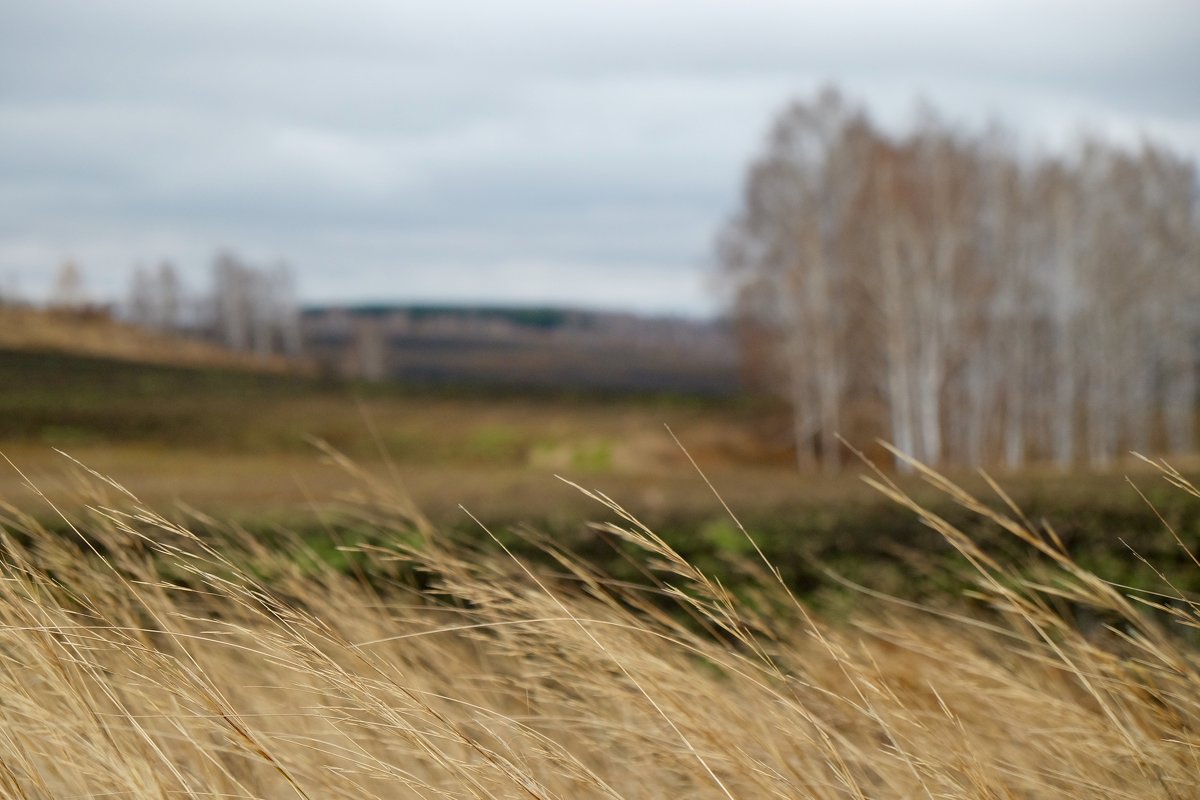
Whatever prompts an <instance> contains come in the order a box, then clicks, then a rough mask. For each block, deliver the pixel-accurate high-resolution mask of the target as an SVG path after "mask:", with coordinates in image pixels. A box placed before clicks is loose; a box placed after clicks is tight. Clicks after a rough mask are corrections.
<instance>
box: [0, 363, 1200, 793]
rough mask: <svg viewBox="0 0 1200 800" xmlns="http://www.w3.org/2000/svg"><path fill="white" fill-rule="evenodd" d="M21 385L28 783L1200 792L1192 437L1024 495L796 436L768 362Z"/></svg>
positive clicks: (15, 596) (20, 661)
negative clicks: (738, 392) (559, 374)
mask: <svg viewBox="0 0 1200 800" xmlns="http://www.w3.org/2000/svg"><path fill="white" fill-rule="evenodd" d="M0 386H2V387H3V390H0V451H2V452H3V453H4V455H5V456H6V457H7V458H8V460H9V462H10V463H9V464H6V465H4V467H3V470H2V472H0V498H2V499H3V500H4V501H5V506H4V510H3V512H2V513H3V518H2V519H0V524H2V526H3V536H4V542H3V550H4V557H3V559H2V560H0V561H2V563H0V571H2V572H3V580H2V581H0V682H2V684H3V691H2V692H0V718H2V719H3V720H4V722H3V723H0V787H3V788H2V791H3V793H4V794H5V795H6V796H12V797H60V796H78V795H99V794H111V795H114V796H117V795H122V796H129V797H151V796H153V797H163V796H169V795H180V794H182V795H186V796H235V797H343V796H344V797H422V798H432V797H455V798H457V797H538V798H550V797H561V798H571V797H593V796H594V797H626V798H641V797H646V798H649V797H664V796H687V797H707V796H712V797H829V798H835V797H836V798H841V797H878V796H889V797H890V796H899V797H907V796H924V797H1044V796H1062V797H1094V796H1096V795H1098V794H1105V795H1109V796H1112V797H1114V798H1135V797H1136V798H1141V797H1162V798H1183V797H1195V796H1198V792H1200V788H1198V787H1197V782H1196V780H1195V776H1196V774H1198V771H1200V756H1198V755H1197V754H1198V753H1200V739H1198V738H1197V734H1196V731H1197V729H1198V728H1197V726H1198V725H1200V691H1197V690H1198V689H1200V674H1198V672H1197V666H1198V664H1197V646H1198V637H1197V636H1196V635H1195V634H1196V627H1197V626H1198V624H1200V617H1198V616H1197V607H1196V605H1195V604H1194V603H1193V602H1192V601H1191V600H1190V599H1189V598H1191V597H1194V596H1195V593H1196V592H1197V591H1198V590H1200V563H1197V562H1196V561H1195V559H1194V558H1193V556H1192V555H1191V553H1194V552H1195V551H1196V538H1197V532H1198V531H1200V515H1198V514H1197V509H1198V508H1200V498H1198V497H1197V495H1196V493H1195V490H1194V489H1191V488H1190V484H1189V483H1188V477H1187V475H1185V474H1182V473H1173V472H1170V471H1166V472H1164V470H1163V469H1159V468H1155V467H1153V466H1151V465H1147V464H1145V463H1142V462H1138V461H1130V462H1129V463H1128V464H1125V465H1123V469H1122V471H1121V472H1119V473H1112V474H1070V475H1067V474H1059V473H1055V472H1051V471H1041V472H1037V471H1029V472H1025V473H1022V474H1018V475H1002V476H999V485H1001V486H1002V487H1003V489H1004V490H1005V491H1006V492H1007V493H1008V495H1011V498H1012V499H1013V500H1014V501H1015V503H1016V504H1017V505H1018V506H1020V508H1021V509H1022V512H1023V513H1018V512H1017V511H1015V510H1014V509H1013V508H1011V507H1010V506H1009V505H1008V502H1007V500H1006V498H1005V496H1004V495H1002V494H999V493H998V492H997V487H996V486H991V485H989V483H988V481H987V480H986V479H985V478H984V477H982V476H979V475H974V474H961V475H953V476H951V479H950V480H945V479H943V478H942V477H940V476H938V475H935V474H920V473H918V474H915V475H911V476H904V477H902V476H899V475H896V474H893V473H891V472H888V471H876V470H875V469H874V468H873V467H872V465H871V464H870V463H867V462H865V461H864V462H863V464H862V465H861V467H860V469H858V470H857V471H855V472H854V473H852V474H848V475H842V476H828V477H827V476H815V475H799V474H797V473H796V472H795V471H794V469H793V467H792V466H791V463H790V459H789V454H788V453H787V451H786V448H782V447H780V446H779V445H778V443H777V441H778V438H779V431H780V430H781V422H780V415H779V412H778V409H775V408H773V407H771V406H770V405H769V404H766V403H762V402H751V401H748V400H743V399H732V398H709V399H703V400H697V399H694V398H685V397H678V396H666V395H630V394H624V395H614V394H608V395H606V394H598V393H574V394H567V393H554V392H543V393H537V394H529V393H525V394H517V393H507V392H502V391H492V392H490V393H486V394H481V393H478V392H467V391H465V390H464V391H450V390H439V391H435V390H432V389H424V390H419V391H418V390H406V389H403V388H398V387H394V386H390V387H389V386H381V385H353V384H343V383H334V382H328V381H323V380H321V379H318V378H314V377H305V376H300V375H293V374H286V373H262V372H254V371H247V370H235V371H230V370H227V369H214V368H211V367H207V368H179V367H169V366H150V365H146V364H137V363H133V362H127V361H120V360H105V359H96V358H90V357H84V356H79V355H68V354H65V353H58V354H48V353H46V352H27V351H0ZM666 425H669V426H670V431H668V430H667V429H666V427H664V426H666ZM675 439H678V442H677V441H675ZM880 453H881V451H880V450H878V449H872V450H871V451H870V454H871V456H872V457H876V458H877V457H878V456H879V455H880ZM1180 466H1182V467H1188V466H1189V465H1187V464H1182V465H1180ZM93 470H94V472H93ZM1126 474H1128V475H1129V476H1130V480H1126V478H1125V475H1126ZM101 476H105V477H101ZM556 476H558V477H556ZM864 476H865V477H866V478H867V479H868V480H870V481H873V482H874V484H875V485H868V483H867V481H864V480H863V477H864ZM709 482H711V484H712V486H711V487H710V486H709ZM959 487H962V488H959ZM714 489H715V491H714ZM964 490H965V491H967V492H970V493H971V495H970V496H969V495H967V494H964ZM975 495H978V496H979V497H981V498H983V500H981V501H977V500H975V499H973V496H975ZM609 498H612V499H609ZM726 505H728V507H729V509H731V510H732V512H733V515H731V514H730V510H727V509H726V507H725V506H726ZM734 515H735V516H736V518H735V516H734ZM1046 523H1049V526H1047V524H1046ZM742 525H744V527H745V530H743V529H742V527H741V526H742ZM1172 532H1174V533H1175V534H1176V535H1175V536H1173V535H1172ZM1133 551H1136V553H1135V552H1133ZM1097 576H1100V577H1097ZM1101 578H1103V579H1106V580H1108V581H1114V582H1115V583H1108V582H1106V580H1102V579H1101ZM701 700H702V702H700V701H701ZM998 708H1003V709H1004V713H1003V714H997V713H996V710H997V709H998Z"/></svg>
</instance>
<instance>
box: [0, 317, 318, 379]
mask: <svg viewBox="0 0 1200 800" xmlns="http://www.w3.org/2000/svg"><path fill="white" fill-rule="evenodd" d="M0 348H2V349H6V350H34V351H49V352H56V353H71V354H74V355H81V356H91V357H100V358H114V359H118V360H121V361H136V362H142V363H147V364H166V365H170V366H179V367H212V368H218V369H233V370H252V371H255V372H260V371H261V372H295V371H299V370H300V369H302V368H303V369H308V370H311V368H310V367H308V366H307V365H299V364H297V363H296V362H294V361H289V360H288V359H285V358H281V357H278V356H253V355H247V354H241V353H234V352H232V351H230V350H227V349H225V348H223V347H219V346H217V345H215V344H212V343H211V342H202V341H199V340H197V339H186V338H182V337H179V336H170V335H167V334H163V333H156V332H154V331H150V330H147V329H145V328H139V327H137V326H135V325H128V324H126V323H123V322H119V321H117V320H115V319H113V318H112V317H110V316H109V315H107V314H105V313H102V312H97V311H79V312H75V311H62V310H60V311H44V310H41V309H36V308H25V307H21V306H0Z"/></svg>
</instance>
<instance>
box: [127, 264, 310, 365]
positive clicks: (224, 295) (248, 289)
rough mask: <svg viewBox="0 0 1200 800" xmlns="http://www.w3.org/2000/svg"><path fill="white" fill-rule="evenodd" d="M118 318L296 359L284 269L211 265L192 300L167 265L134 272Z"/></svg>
mask: <svg viewBox="0 0 1200 800" xmlns="http://www.w3.org/2000/svg"><path fill="white" fill-rule="evenodd" d="M124 316H125V317H126V318H127V319H128V320H129V321H130V322H132V323H134V324H136V325H140V326H142V327H146V328H151V329H153V330H158V331H164V332H176V333H181V332H182V333H190V334H193V335H200V336H204V337H208V338H212V339H214V340H216V341H218V342H220V343H221V344H223V345H225V346H226V347H228V348H230V349H231V350H234V351H237V352H243V353H256V354H258V355H272V354H279V355H285V356H297V355H299V354H300V351H301V341H300V307H299V302H298V300H297V297H296V285H295V279H294V278H293V276H292V272H291V270H290V269H289V268H288V267H287V266H286V265H284V264H279V265H276V266H273V267H265V268H264V267H256V266H253V265H250V264H248V263H246V262H245V261H243V260H242V259H241V258H239V257H238V256H236V255H234V254H233V253H228V252H225V253H220V254H218V255H217V257H216V259H215V260H214V262H213V270H212V285H211V288H210V289H209V291H208V292H206V293H205V292H200V293H197V294H192V293H191V292H189V290H188V288H187V287H186V286H184V284H183V282H182V280H181V279H180V278H179V275H178V273H177V272H176V270H175V267H174V266H173V265H172V264H171V263H170V262H167V261H164V262H162V263H161V264H159V265H158V267H156V268H155V269H152V270H146V269H144V268H142V267H137V268H135V269H134V271H133V275H132V278H131V280H130V285H129V295H128V298H127V300H126V302H125V307H124Z"/></svg>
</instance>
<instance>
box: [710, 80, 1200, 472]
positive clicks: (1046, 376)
mask: <svg viewBox="0 0 1200 800" xmlns="http://www.w3.org/2000/svg"><path fill="white" fill-rule="evenodd" d="M1196 186H1197V184H1196V174H1195V168H1194V166H1193V165H1192V164H1190V163H1189V162H1186V161H1184V160H1182V159H1179V158H1176V157H1175V156H1173V155H1172V154H1171V153H1169V152H1167V151H1166V150H1165V149H1163V148H1162V147H1160V146H1158V145H1156V144H1154V143H1152V142H1144V143H1143V144H1142V145H1141V146H1140V148H1137V149H1135V150H1128V149H1122V148H1120V147H1117V146H1115V145H1113V144H1109V143H1106V142H1104V141H1101V140H1091V141H1087V142H1085V143H1083V144H1082V145H1081V146H1079V147H1078V149H1077V150H1076V151H1075V152H1073V153H1071V154H1069V155H1065V156H1047V155H1033V154H1031V153H1029V152H1025V151H1021V150H1019V149H1018V148H1017V147H1016V146H1015V145H1014V144H1013V143H1012V142H1011V140H1010V138H1009V137H1008V136H1007V135H1006V133H1005V132H1004V131H1003V130H999V129H991V130H987V131H985V132H983V133H979V134H967V133H963V132H961V131H958V130H956V129H954V128H953V127H951V126H949V125H948V124H946V123H945V122H943V121H942V120H940V119H939V118H938V117H937V116H936V115H935V114H934V113H932V112H929V111H926V112H924V113H923V114H922V118H921V121H920V123H919V124H918V125H917V126H915V127H914V129H912V130H911V131H910V132H908V133H906V134H904V135H902V136H896V135H890V134H888V133H886V132H884V131H883V130H881V129H880V128H878V127H877V126H875V125H874V124H873V123H872V121H871V120H870V119H869V118H868V117H867V115H866V114H865V113H863V112H862V111H861V110H860V109H858V108H855V107H854V106H852V105H851V104H849V103H848V102H847V101H846V100H845V99H844V98H843V97H841V96H840V95H839V94H838V93H836V92H835V91H833V90H826V91H824V92H823V93H821V94H820V95H819V96H818V97H817V98H815V99H814V100H812V101H810V102H798V103H795V104H793V105H791V106H790V107H788V108H787V109H786V110H785V111H784V112H783V113H782V114H781V115H780V116H779V117H778V119H777V120H776V121H775V124H774V126H773V128H772V130H771V132H770V135H769V137H768V141H767V146H766V148H765V151H764V152H763V153H762V155H761V156H760V157H759V158H758V159H757V160H756V161H755V162H754V163H753V164H752V165H751V167H750V169H749V171H748V174H747V177H746V181H745V189H744V196H743V199H742V204H741V208H740V210H739V211H738V212H737V213H736V214H735V215H734V216H733V217H732V218H731V219H730V220H729V221H728V223H727V224H726V226H725V227H724V229H723V230H722V232H721V234H720V237H719V240H718V253H719V260H720V264H721V267H722V271H723V275H724V277H725V279H726V280H727V282H728V286H729V288H730V290H731V294H732V302H733V309H734V315H735V318H736V319H737V321H738V323H739V328H740V330H741V332H742V340H743V344H744V347H745V348H746V350H747V361H748V363H750V364H753V365H754V366H755V368H756V370H757V373H758V376H759V379H760V380H762V381H763V382H765V383H767V384H768V385H770V386H772V387H774V388H775V390H776V391H778V392H780V393H781V394H782V395H783V396H784V397H785V398H786V399H787V400H788V402H789V403H790V406H791V408H792V417H793V423H792V431H793V438H794V441H795V448H796V455H797V460H798V462H799V463H800V465H801V466H812V465H816V464H820V465H822V466H824V467H825V468H836V467H837V466H838V465H839V462H840V452H839V451H840V447H839V445H838V442H837V440H836V438H835V434H836V433H838V432H841V433H843V434H846V435H847V436H849V437H850V438H851V439H852V440H854V441H862V440H869V438H870V437H875V436H881V437H883V438H886V439H888V440H890V441H892V442H894V443H895V444H896V445H897V447H899V448H900V449H901V450H902V451H903V452H906V453H909V454H911V455H913V456H915V457H916V458H918V459H921V460H923V461H925V462H928V463H933V464H940V463H961V464H982V463H987V462H997V461H1000V462H1003V463H1005V464H1007V465H1008V466H1011V467H1017V466H1020V465H1022V464H1024V463H1026V462H1028V461H1030V460H1034V459H1036V460H1052V461H1054V462H1057V463H1059V464H1061V465H1064V466H1065V465H1069V464H1072V463H1075V462H1077V461H1079V460H1081V459H1086V460H1088V461H1089V462H1091V463H1094V464H1098V465H1102V464H1105V463H1108V462H1110V461H1111V460H1112V459H1114V458H1115V457H1116V456H1117V454H1118V453H1120V452H1122V451H1124V450H1129V449H1134V450H1139V451H1151V450H1155V449H1160V450H1169V451H1187V450H1191V449H1192V446H1193V443H1194V433H1193V416H1194V411H1195V401H1196V393H1197V392H1196V390H1197V387H1196V378H1197V376H1196V365H1197V343H1198V342H1200V220H1198V216H1197V189H1196Z"/></svg>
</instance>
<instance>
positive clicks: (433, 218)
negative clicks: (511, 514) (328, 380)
mask: <svg viewBox="0 0 1200 800" xmlns="http://www.w3.org/2000/svg"><path fill="white" fill-rule="evenodd" d="M1198 53H1200V5H1197V4H1195V3H1192V2H1186V1H1185V0H1178V2H1170V1H1169V0H1159V1H1158V2H1142V3H1136V4H1135V3H1133V2H1125V3H1107V4H1106V3H1096V2H1094V1H1093V2H1088V3H1081V2H1075V1H1074V0H1070V1H1069V2H1061V3H1055V4H1048V3H1034V2H1015V3H1014V2H1008V3H1000V2H991V3H974V4H966V3H944V2H934V0H922V2H915V3H906V4H900V3H882V2H880V3H864V2H858V3H843V4H836V5H834V4H830V6H829V7H822V6H819V5H817V4H812V3H795V2H775V1H774V0H758V2H754V3H733V2H717V1H716V0H708V1H707V2H706V1H705V0H691V1H690V2H682V1H681V0H660V1H659V2H655V3H640V2H631V1H630V2H618V1H617V0H610V1H609V2H579V3H549V2H534V1H533V0H526V1H525V2H505V3H475V2H470V3H468V2H446V0H441V1H440V2H400V3H396V2H384V0H350V1H347V0H342V1H341V2H337V3H333V2H309V3H282V2H265V1H264V2H258V3H241V2H226V1H224V0H222V1H221V2H210V3H205V4H203V5H201V4H193V5H188V6H186V7H185V6H183V5H182V4H178V3H151V2H147V1H146V0H112V1H111V2H104V3H95V2H89V1H87V0H77V2H54V0H48V1H47V2H42V3H28V4H8V5H7V6H6V8H5V9H4V10H3V11H2V12H0V277H3V276H4V275H6V274H16V275H18V276H19V279H20V280H21V281H22V283H23V285H24V287H25V288H26V291H28V292H30V293H33V292H36V291H38V290H40V289H41V288H42V287H43V286H44V285H45V284H47V283H48V281H49V277H48V275H49V273H50V272H51V271H52V270H53V269H54V267H55V266H56V265H57V263H59V262H60V261H61V260H62V259H63V258H65V257H67V256H73V257H75V258H77V259H78V260H79V261H80V262H81V263H82V264H83V267H84V269H85V272H86V273H87V275H88V276H89V279H90V280H91V281H92V284H93V286H94V288H95V290H96V291H97V292H98V293H100V294H109V295H112V296H115V295H116V294H117V293H119V292H120V291H121V290H122V288H123V285H124V280H125V276H126V274H127V272H128V270H129V268H130V267H131V266H132V264H133V263H134V261H135V260H137V259H142V260H149V259H156V258H159V257H163V256H171V257H174V258H175V259H176V260H177V261H178V262H179V264H180V265H181V267H183V268H184V269H185V270H186V271H187V272H188V273H189V277H190V278H191V280H192V281H193V283H199V282H200V280H201V279H202V276H203V274H204V273H205V271H206V270H207V263H208V261H209V259H210V258H211V254H212V252H213V251H214V250H215V249H216V248H218V247H221V246H227V247H231V248H233V249H235V250H238V251H239V252H243V253H245V254H246V255H247V256H251V257H258V258H272V259H274V258H284V259H286V260H288V261H290V262H291V263H292V264H293V265H294V266H295V268H296V270H297V272H298V273H299V275H300V278H301V286H302V289H303V291H304V293H305V295H306V296H308V297H310V298H312V299H324V298H328V299H348V298H358V299H362V298H367V297H373V296H374V297H393V298H397V299H403V298H406V297H413V298H418V299H425V300H428V299H435V298H436V297H438V296H442V297H444V298H446V299H487V298H489V297H491V298H494V299H496V300H504V301H519V300H527V301H530V302H535V301H546V300H555V301H561V302H574V303H581V304H600V305H619V304H626V303H635V304H636V305H637V306H638V307H640V308H647V309H653V308H659V309H664V310H673V311H680V310H684V311H687V310H690V311H693V312H696V311H705V310H709V309H711V308H713V306H714V302H715V301H714V300H713V298H712V297H711V296H710V295H708V294H706V291H705V288H704V287H705V272H704V271H705V269H706V264H707V262H708V259H709V250H710V244H711V238H712V235H713V232H714V230H715V228H716V226H717V225H718V224H719V223H720V221H721V219H722V217H723V216H724V215H725V214H726V213H727V212H728V210H729V209H731V208H732V207H733V206H734V205H735V204H736V201H737V191H738V184H739V181H740V177H741V176H740V172H741V170H742V168H743V167H744V164H745V163H746V161H747V160H748V159H749V158H750V157H751V155H752V154H753V151H754V150H755V149H756V147H757V146H758V142H759V140H760V137H761V135H762V132H763V131H764V130H765V128H766V125H767V123H768V121H769V117H770V115H771V113H773V112H774V111H775V110H776V109H777V108H778V107H780V106H781V105H782V104H783V103H784V102H785V101H786V100H787V99H788V97H789V96H790V95H793V94H796V93H805V92H809V91H812V90H813V89H814V88H815V87H816V86H818V85H819V84H821V83H823V82H825V81H835V82H837V83H839V84H840V85H842V86H843V87H845V89H846V90H847V91H848V92H849V93H851V94H852V95H854V96H857V97H860V98H862V99H863V100H864V101H866V102H867V104H868V105H869V106H870V107H871V108H872V109H873V111H874V112H875V113H876V114H877V116H879V117H880V118H881V119H882V120H883V121H884V122H885V123H887V124H894V125H899V124H902V123H903V121H904V120H905V119H907V118H908V117H909V115H910V114H911V109H912V107H913V102H914V99H915V98H916V97H917V96H918V95H922V96H924V97H926V98H928V99H929V100H930V101H931V102H933V103H934V104H935V105H937V106H938V107H939V108H941V109H942V110H943V112H944V113H945V114H946V115H947V116H950V117H951V118H954V119H960V120H962V121H964V122H967V123H970V124H983V123H984V122H985V121H986V120H987V119H989V118H991V117H999V118H1002V119H1004V120H1005V121H1006V122H1007V123H1008V124H1009V125H1011V126H1012V127H1014V128H1015V129H1016V130H1017V131H1018V132H1020V133H1021V135H1022V136H1023V137H1026V138H1027V139H1028V140H1030V141H1033V142H1035V143H1039V142H1045V143H1047V144H1048V145H1049V146H1054V145H1056V144H1061V143H1062V142H1064V141H1067V140H1069V139H1070V137H1072V136H1074V135H1075V134H1076V133H1077V132H1078V131H1079V130H1080V129H1081V128H1082V127H1084V126H1090V127H1095V128H1099V129H1101V130H1104V131H1106V132H1107V133H1108V134H1109V135H1112V136H1116V137H1119V138H1123V139H1125V140H1129V141H1135V140H1136V139H1137V137H1138V136H1140V135H1142V134H1143V133H1150V134H1152V135H1154V136H1156V137H1158V138H1161V139H1164V140H1166V141H1167V142H1168V143H1170V144H1171V145H1172V146H1174V147H1175V148H1176V149H1177V150H1179V151H1180V152H1183V153H1185V154H1187V155H1189V156H1191V157H1193V158H1196V157H1200V107H1198V105H1197V103H1196V96H1195V89H1194V85H1193V84H1194V76H1195V75H1197V74H1200V55H1198Z"/></svg>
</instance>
